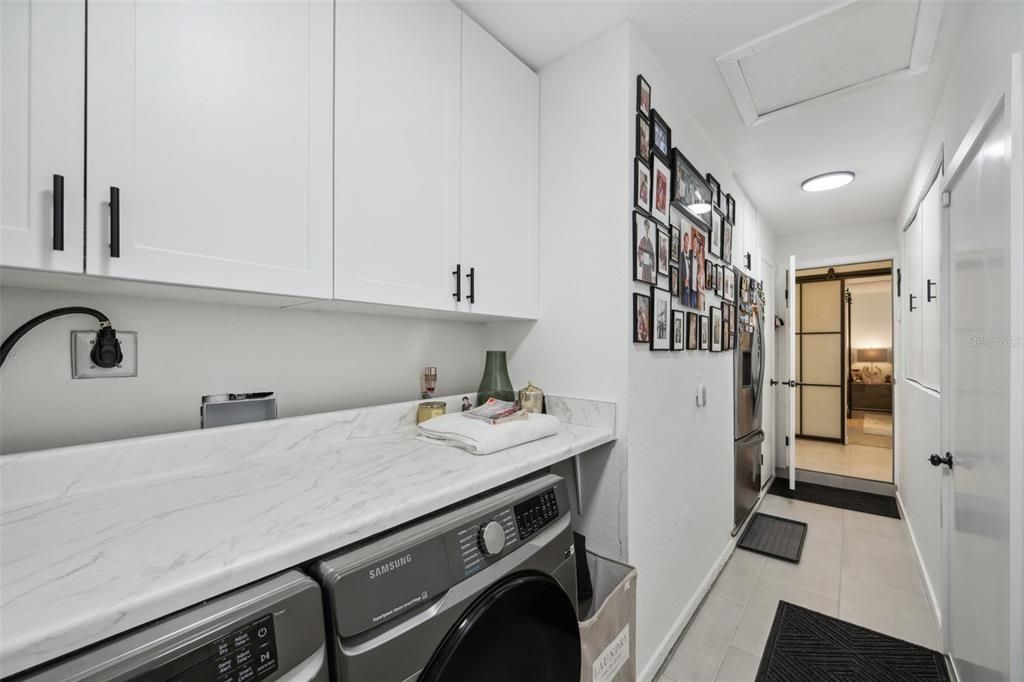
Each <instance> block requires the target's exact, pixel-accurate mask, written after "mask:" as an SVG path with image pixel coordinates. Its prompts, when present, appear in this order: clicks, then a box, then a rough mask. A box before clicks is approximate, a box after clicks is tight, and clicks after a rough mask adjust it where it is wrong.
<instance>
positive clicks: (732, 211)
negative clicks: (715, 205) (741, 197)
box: [725, 194, 736, 225]
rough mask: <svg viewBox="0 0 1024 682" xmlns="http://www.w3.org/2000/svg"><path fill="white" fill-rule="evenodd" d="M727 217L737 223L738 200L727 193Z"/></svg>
mask: <svg viewBox="0 0 1024 682" xmlns="http://www.w3.org/2000/svg"><path fill="white" fill-rule="evenodd" d="M725 219H726V220H728V221H729V222H730V223H732V224H733V225H735V224H736V200H735V199H733V198H732V195H731V194H726V195H725Z"/></svg>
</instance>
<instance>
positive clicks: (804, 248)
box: [775, 190, 898, 268]
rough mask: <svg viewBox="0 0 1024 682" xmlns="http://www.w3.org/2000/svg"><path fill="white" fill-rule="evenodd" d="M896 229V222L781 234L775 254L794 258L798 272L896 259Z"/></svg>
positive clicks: (825, 226) (841, 226) (886, 221)
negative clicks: (818, 267)
mask: <svg viewBox="0 0 1024 682" xmlns="http://www.w3.org/2000/svg"><path fill="white" fill-rule="evenodd" d="M840 191H841V190H840ZM895 225H896V220H895V219H893V220H885V221H880V222H874V223H863V224H857V225H823V226H822V228H821V229H820V230H807V231H804V232H789V233H783V234H778V235H776V237H775V252H776V254H778V257H779V258H781V259H783V260H784V259H786V258H788V257H789V256H790V255H791V254H795V255H796V266H797V268H806V267H813V266H819V265H834V264H838V263H858V262H866V261H872V260H881V259H886V258H893V257H894V256H895V255H896V251H897V249H898V242H897V237H896V234H895V231H894V230H895Z"/></svg>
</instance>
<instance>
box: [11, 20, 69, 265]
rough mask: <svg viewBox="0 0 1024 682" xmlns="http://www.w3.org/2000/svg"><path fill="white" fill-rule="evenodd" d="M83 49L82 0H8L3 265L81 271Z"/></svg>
mask: <svg viewBox="0 0 1024 682" xmlns="http://www.w3.org/2000/svg"><path fill="white" fill-rule="evenodd" d="M84 57H85V2H84V0H66V1H64V2H48V1H46V0H2V1H0V150H2V151H0V265H6V266H13V267H20V268H34V269H44V270H53V271H61V272H82V241H83V226H82V196H83V194H82V193H83V172H84V170H85V154H84V152H85V130H84V125H83V121H84V118H85V69H84V68H83V60H84ZM62 188H63V192H62ZM62 195H63V196H62ZM61 236H63V244H61Z"/></svg>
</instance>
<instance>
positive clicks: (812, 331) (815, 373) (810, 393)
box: [797, 279, 845, 440]
mask: <svg viewBox="0 0 1024 682" xmlns="http://www.w3.org/2000/svg"><path fill="white" fill-rule="evenodd" d="M842 290H843V281H842V280H838V279H837V280H827V281H810V282H801V283H800V284H798V285H797V299H798V301H799V306H800V317H799V319H798V321H797V335H798V343H797V345H798V348H799V357H798V358H797V367H798V368H799V373H798V374H797V381H798V382H800V384H801V385H800V386H798V388H797V392H798V393H799V394H800V395H799V401H800V409H801V412H800V415H799V417H798V419H799V421H800V424H799V427H798V429H797V434H799V435H801V436H813V437H816V438H828V439H834V440H842V438H843V436H844V434H845V429H844V426H845V422H844V419H843V417H844V410H843V384H844V372H843V354H844V349H843V343H844V336H845V334H844V327H843V298H842Z"/></svg>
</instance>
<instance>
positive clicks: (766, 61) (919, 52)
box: [717, 0, 944, 125]
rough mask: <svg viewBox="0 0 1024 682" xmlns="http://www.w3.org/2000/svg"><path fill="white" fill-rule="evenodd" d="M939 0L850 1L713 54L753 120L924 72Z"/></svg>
mask: <svg viewBox="0 0 1024 682" xmlns="http://www.w3.org/2000/svg"><path fill="white" fill-rule="evenodd" d="M943 4H944V3H943V2H942V0H922V1H919V2H876V1H872V0H854V1H852V2H845V3H843V4H840V5H839V6H838V7H834V8H830V9H828V10H826V11H824V12H820V13H818V14H814V15H811V16H809V17H807V18H806V19H803V20H801V21H799V22H797V23H795V24H792V25H790V26H787V27H785V28H783V29H780V30H778V31H775V32H774V33H770V34H768V35H766V36H764V37H762V38H758V39H757V40H755V41H753V42H751V43H748V44H746V45H744V46H743V47H740V48H738V49H736V50H733V51H732V52H730V53H729V54H726V55H723V56H722V57H719V58H718V60H717V61H718V68H719V69H720V70H721V72H722V77H723V78H725V83H726V85H727V86H728V88H729V91H730V92H731V93H732V97H733V100H734V101H735V102H736V107H737V108H738V109H739V112H740V116H742V118H743V120H744V122H746V124H747V125H756V124H758V123H761V122H763V121H764V120H766V119H767V118H770V117H771V116H774V115H775V114H777V113H779V112H781V111H785V110H787V109H794V108H796V107H799V106H801V105H803V104H806V103H807V102H812V101H814V100H818V99H821V98H823V97H832V96H835V95H838V94H841V93H848V92H851V91H853V90H856V89H858V88H861V87H864V86H866V85H868V84H869V83H876V82H879V81H882V80H889V79H896V78H903V77H906V76H911V75H914V74H918V73H921V72H923V71H926V70H927V69H928V64H929V63H930V62H931V58H932V49H933V48H934V46H935V38H936V36H937V35H938V32H939V22H940V21H941V19H942V9H943Z"/></svg>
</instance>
